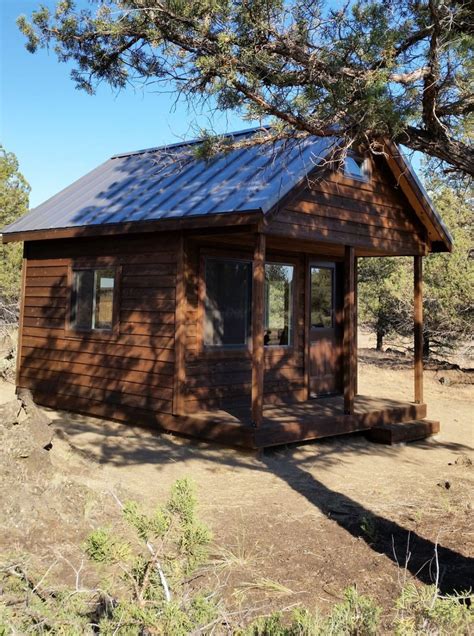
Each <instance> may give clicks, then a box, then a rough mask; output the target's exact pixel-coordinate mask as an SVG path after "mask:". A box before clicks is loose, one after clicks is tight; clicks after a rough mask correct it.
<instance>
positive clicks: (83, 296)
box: [71, 269, 115, 331]
mask: <svg viewBox="0 0 474 636" xmlns="http://www.w3.org/2000/svg"><path fill="white" fill-rule="evenodd" d="M72 284H73V289H72V302H71V326H72V328H73V329H77V330H79V331H111V330H112V328H113V316H114V288H115V270H114V269H76V270H73V281H72Z"/></svg>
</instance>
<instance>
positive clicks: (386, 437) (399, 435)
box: [366, 420, 439, 444]
mask: <svg viewBox="0 0 474 636" xmlns="http://www.w3.org/2000/svg"><path fill="white" fill-rule="evenodd" d="M436 433H439V422H436V421H435V420H413V421H411V422H403V423H400V424H379V425H376V426H373V427H372V428H371V429H370V430H369V431H367V433H366V437H367V439H369V440H370V441H371V442H376V443H377V444H400V443H402V442H414V441H415V440H419V439H425V438H426V437H430V435H436Z"/></svg>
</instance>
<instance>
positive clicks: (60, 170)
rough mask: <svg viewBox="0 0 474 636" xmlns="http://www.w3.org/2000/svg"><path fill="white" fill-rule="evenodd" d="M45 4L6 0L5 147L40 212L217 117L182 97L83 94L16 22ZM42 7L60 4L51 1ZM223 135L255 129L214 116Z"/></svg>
mask: <svg viewBox="0 0 474 636" xmlns="http://www.w3.org/2000/svg"><path fill="white" fill-rule="evenodd" d="M40 3H41V0H0V25H1V26H0V29H1V30H0V81H1V85H0V97H1V99H0V143H2V144H3V145H4V146H5V148H6V149H7V150H9V151H13V152H14V153H15V154H16V155H17V157H18V159H19V162H20V169H21V171H22V172H23V174H24V175H25V177H26V179H27V180H28V181H29V183H30V185H31V197H30V205H31V207H34V206H36V205H38V204H39V203H41V202H42V201H44V200H46V199H47V198H49V197H50V196H52V195H53V194H55V193H56V192H58V191H59V190H61V189H62V188H64V187H65V186H67V185H68V184H70V183H71V182H72V181H74V180H75V179H77V178H78V177H80V176H82V175H83V174H85V173H86V172H88V171H89V170H91V169H92V168H94V167H95V166H97V165H98V164H100V163H102V162H103V161H105V159H107V158H108V157H110V156H111V155H113V154H116V153H119V152H124V151H127V150H138V149H140V148H147V147H151V146H160V145H162V144H165V143H173V142H177V141H180V140H181V139H183V138H186V139H189V138H193V137H195V133H196V125H197V126H201V127H204V128H209V127H210V119H209V113H202V114H200V113H195V112H189V111H188V109H187V107H186V105H185V104H178V106H176V105H175V96H174V95H164V94H157V93H152V92H144V91H141V90H137V91H133V90H127V91H125V92H121V93H115V92H114V91H112V90H111V89H110V88H109V87H106V86H103V87H101V88H100V89H99V91H98V92H97V94H96V95H94V96H89V95H87V94H86V93H85V92H84V91H78V90H77V89H76V88H75V85H74V82H73V81H72V80H71V79H70V77H69V72H70V67H68V66H67V65H65V64H60V63H59V62H58V61H57V59H56V56H55V54H54V53H53V52H51V53H49V54H48V53H47V52H46V51H43V50H41V51H38V52H37V53H36V54H34V55H32V54H31V53H28V52H27V51H26V49H25V47H24V37H23V35H22V34H21V33H20V31H19V30H18V28H17V26H16V24H15V20H16V18H17V17H18V16H19V15H20V14H22V13H24V14H26V15H30V14H31V12H32V11H33V10H34V9H35V8H37V7H38V6H39V4H40ZM42 4H45V5H47V6H50V5H51V6H54V4H55V3H54V2H51V1H49V0H46V1H45V0H43V1H42ZM213 121H214V129H215V130H216V131H217V132H224V131H226V130H239V129H241V128H248V127H249V124H248V123H246V122H242V121H241V120H240V119H239V118H238V117H237V116H231V117H229V116H228V115H225V116H224V115H221V116H220V117H218V118H214V120H213Z"/></svg>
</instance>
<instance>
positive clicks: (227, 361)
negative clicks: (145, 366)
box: [185, 241, 306, 413]
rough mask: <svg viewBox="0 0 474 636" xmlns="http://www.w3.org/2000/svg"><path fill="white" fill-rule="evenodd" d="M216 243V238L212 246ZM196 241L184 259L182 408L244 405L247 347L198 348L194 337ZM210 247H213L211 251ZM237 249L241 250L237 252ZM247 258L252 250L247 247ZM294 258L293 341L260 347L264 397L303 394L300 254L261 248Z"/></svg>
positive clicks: (276, 399) (271, 255) (226, 251)
mask: <svg viewBox="0 0 474 636" xmlns="http://www.w3.org/2000/svg"><path fill="white" fill-rule="evenodd" d="M218 248H219V244H218V242H216V243H215V245H214V250H215V249H218ZM201 249H202V246H201V245H200V243H199V241H189V242H188V248H187V263H186V283H187V284H186V299H187V312H186V333H187V337H186V374H187V378H186V388H185V410H186V411H187V412H188V413H193V412H195V411H196V410H197V409H211V408H233V407H234V408H236V409H239V408H247V409H250V399H251V381H252V364H251V355H250V352H249V351H242V350H241V351H225V352H212V351H208V350H207V351H206V350H203V349H202V348H201V349H200V348H199V339H198V338H197V337H196V336H197V334H198V330H199V329H200V328H201V320H202V317H201V316H200V313H199V274H200V266H201V256H200V254H201ZM214 250H213V252H214ZM221 254H222V256H223V257H225V256H226V255H227V256H231V255H232V249H231V248H230V247H229V245H222V246H221ZM239 254H240V255H241V252H239ZM248 258H249V260H251V259H252V251H251V250H249V251H248ZM271 259H274V260H276V261H278V262H281V263H291V262H293V261H294V262H295V265H296V268H295V276H296V281H295V283H296V292H295V293H296V298H295V303H294V307H295V312H296V313H295V334H294V347H291V348H289V349H286V348H270V347H267V348H265V376H264V403H265V404H277V403H282V402H289V401H295V400H304V399H306V394H305V391H304V271H305V269H304V255H300V256H298V257H295V256H294V255H292V256H289V255H287V256H285V255H284V254H277V253H275V252H272V251H271V250H270V251H267V260H271Z"/></svg>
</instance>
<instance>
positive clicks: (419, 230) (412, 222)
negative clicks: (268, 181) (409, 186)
mask: <svg viewBox="0 0 474 636" xmlns="http://www.w3.org/2000/svg"><path fill="white" fill-rule="evenodd" d="M268 232H269V233H270V234H273V235H276V236H286V237H293V238H299V239H307V240H309V239H312V240H314V241H323V242H324V241H328V242H331V243H338V244H340V245H353V246H354V247H359V248H363V249H368V250H371V249H372V250H377V251H380V252H385V253H386V254H397V253H403V254H407V253H411V254H422V253H424V251H425V250H426V246H427V240H428V239H427V237H426V231H425V230H424V228H423V227H422V225H421V223H420V221H419V220H418V218H417V217H416V215H415V213H414V211H413V210H412V209H411V206H410V204H409V202H408V201H407V199H406V198H405V196H404V194H403V193H402V191H401V189H400V188H399V187H398V186H397V183H396V182H395V179H394V177H393V175H392V173H391V172H390V171H389V170H388V168H387V167H386V166H385V165H384V162H383V160H382V159H380V160H376V161H375V162H372V177H371V179H370V181H369V182H367V183H365V182H362V181H356V180H354V179H349V178H346V177H344V176H343V175H340V174H335V173H327V174H326V175H325V176H324V177H319V178H318V179H317V180H316V179H313V180H312V181H311V182H310V183H309V184H306V185H304V186H302V187H301V188H300V189H299V190H298V191H297V192H296V193H295V196H294V197H293V198H291V199H290V200H288V201H287V202H286V204H285V205H284V206H283V207H282V208H281V209H280V210H279V211H278V212H277V213H276V214H275V216H274V218H273V220H272V221H271V222H270V224H269V227H268Z"/></svg>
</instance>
